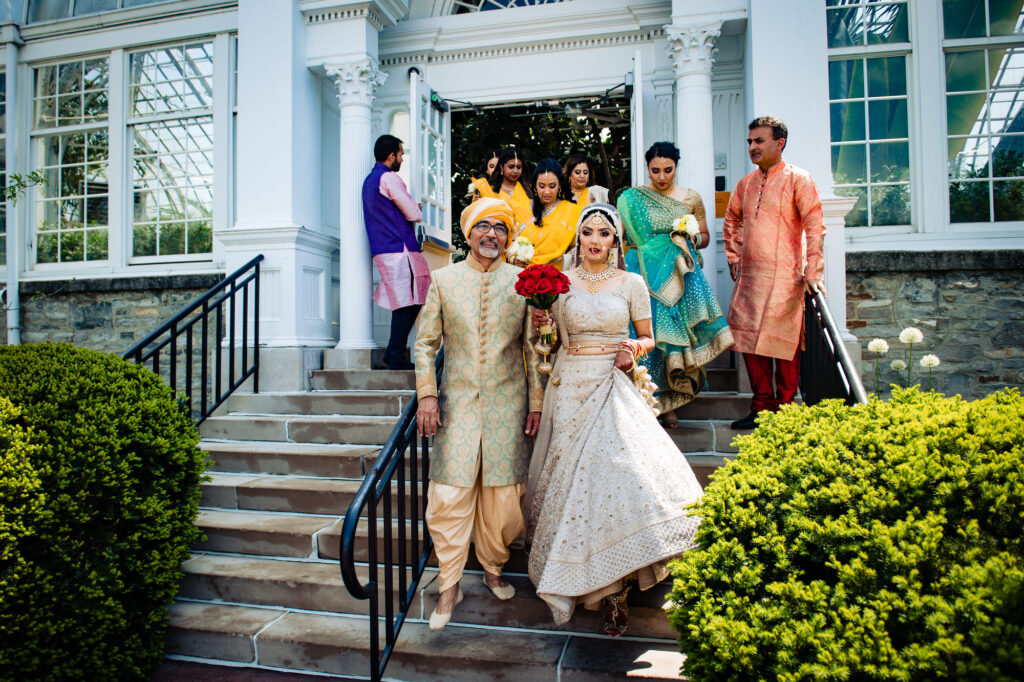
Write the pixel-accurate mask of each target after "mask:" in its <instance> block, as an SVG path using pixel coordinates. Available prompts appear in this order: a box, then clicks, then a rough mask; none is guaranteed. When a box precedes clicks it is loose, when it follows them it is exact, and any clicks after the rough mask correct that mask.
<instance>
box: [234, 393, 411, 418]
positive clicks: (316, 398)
mask: <svg viewBox="0 0 1024 682" xmlns="http://www.w3.org/2000/svg"><path fill="white" fill-rule="evenodd" d="M415 395H416V392H415V391H298V392H280V393H234V394H232V395H231V397H230V398H228V400H227V401H226V403H225V405H224V409H221V410H220V412H219V413H218V414H232V413H236V412H242V413H245V414H305V415H342V414H344V415H366V416H381V417H397V416H399V415H400V414H401V413H402V410H404V409H405V408H406V406H407V405H408V404H409V403H410V402H411V401H412V399H413V397H415Z"/></svg>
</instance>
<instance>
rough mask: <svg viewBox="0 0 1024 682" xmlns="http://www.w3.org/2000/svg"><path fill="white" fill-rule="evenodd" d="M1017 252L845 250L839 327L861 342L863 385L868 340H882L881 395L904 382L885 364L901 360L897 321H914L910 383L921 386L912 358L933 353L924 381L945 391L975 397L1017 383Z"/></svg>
mask: <svg viewBox="0 0 1024 682" xmlns="http://www.w3.org/2000/svg"><path fill="white" fill-rule="evenodd" d="M1022 279H1024V252H1022V251H961V252H953V253H946V252H941V251H928V252H910V251H880V252H865V253H849V254H847V255H846V302H847V313H846V314H847V327H848V328H849V330H850V331H851V332H852V333H853V334H854V335H855V336H857V338H858V339H859V340H860V341H861V348H862V355H861V357H862V359H863V378H864V387H865V389H867V390H868V391H869V392H873V391H874V390H875V354H874V353H871V352H869V351H868V350H867V344H868V342H869V341H870V340H871V339H874V338H882V339H885V340H886V341H888V342H889V349H890V350H889V353H888V354H886V355H884V356H882V357H881V358H880V361H879V367H880V368H881V380H880V382H879V386H880V387H881V392H882V395H883V396H888V394H889V384H890V383H899V384H900V385H902V384H904V383H905V381H906V372H905V371H904V372H901V373H900V374H899V376H897V373H896V372H894V371H893V370H892V369H890V366H889V364H890V362H891V361H892V360H894V359H904V360H905V359H906V355H907V347H906V346H905V345H904V344H901V343H900V342H899V338H898V337H899V333H900V331H901V330H902V329H904V328H905V327H917V328H919V329H920V330H921V331H922V332H923V333H924V342H923V343H922V344H920V345H919V346H915V347H914V349H913V366H912V367H911V370H912V375H911V383H912V384H921V387H922V388H924V389H927V387H928V370H927V369H922V368H921V366H920V365H919V364H918V363H919V361H920V359H921V357H923V356H924V355H926V354H934V355H937V356H938V357H939V360H940V361H941V363H942V364H941V365H939V366H938V367H936V368H935V369H933V370H932V388H934V389H935V390H938V391H941V392H943V393H945V394H947V395H954V394H960V395H962V396H964V397H965V398H979V397H982V396H985V395H987V394H989V393H991V392H992V391H994V390H997V389H1000V388H1003V387H1005V386H1021V385H1022V384H1024V282H1022Z"/></svg>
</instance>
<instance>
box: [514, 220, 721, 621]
mask: <svg viewBox="0 0 1024 682" xmlns="http://www.w3.org/2000/svg"><path fill="white" fill-rule="evenodd" d="M621 235H622V229H621V224H620V222H619V216H618V213H617V212H616V211H615V209H614V208H613V207H612V206H610V205H608V204H590V205H589V206H587V207H586V208H584V209H583V212H582V213H581V215H580V219H579V222H578V224H577V228H576V244H577V247H576V252H575V256H576V262H577V264H578V266H577V268H576V269H575V270H573V271H570V272H568V273H566V274H568V275H569V280H570V283H571V285H572V288H571V289H570V291H569V293H568V294H563V295H562V296H561V297H559V299H558V301H557V302H556V303H555V306H554V307H553V308H552V315H553V316H554V318H555V322H556V328H557V329H558V333H559V335H560V336H561V342H562V346H561V348H560V349H559V350H558V353H557V357H556V361H555V368H554V370H553V371H552V373H551V377H550V380H549V381H548V386H547V390H546V392H545V397H544V410H543V420H542V422H541V430H540V433H538V435H537V441H536V444H535V446H534V451H533V459H532V461H531V465H530V478H529V485H528V488H527V493H526V498H525V501H524V503H525V507H526V519H527V531H526V534H527V535H526V537H527V542H528V543H532V548H531V550H530V564H529V566H530V567H529V570H530V579H531V580H532V581H533V584H534V585H535V586H536V588H537V595H538V596H539V597H541V598H542V599H543V600H544V601H545V602H547V604H548V605H549V606H550V608H551V613H552V616H553V617H554V620H555V622H556V623H564V622H566V621H568V620H569V619H570V618H571V617H572V614H573V610H574V609H575V607H576V605H577V604H583V605H584V606H585V607H586V608H591V609H596V608H597V607H598V606H599V605H600V602H601V600H602V599H604V598H606V597H607V598H608V599H607V606H606V616H605V632H606V633H608V634H609V635H613V636H615V635H620V634H622V633H624V632H625V630H626V620H627V611H626V604H625V601H626V600H625V597H626V592H628V590H629V587H630V586H631V585H632V584H633V583H634V581H635V582H636V583H638V584H639V587H640V589H641V590H646V589H649V588H651V587H653V586H654V585H657V584H658V583H659V582H661V581H662V580H663V579H664V578H665V577H666V576H667V575H668V568H667V565H666V564H667V563H668V561H669V560H670V559H672V558H674V557H676V556H678V555H679V554H681V553H682V552H684V551H686V550H688V549H690V548H692V547H694V546H695V543H694V535H695V533H696V531H697V527H698V525H699V524H700V519H699V518H698V517H696V516H691V515H689V514H688V513H687V512H686V511H685V509H684V508H685V507H686V506H687V505H689V504H691V503H693V502H695V501H696V500H697V499H698V498H699V497H700V496H701V494H702V490H701V487H700V484H699V483H698V482H697V478H696V477H695V476H694V474H693V471H692V470H691V469H690V467H689V465H688V464H687V462H686V458H685V457H684V456H683V455H682V453H680V452H679V449H678V448H677V447H676V446H675V444H674V443H673V442H672V439H671V438H669V436H668V434H666V433H665V431H664V430H663V429H662V428H661V426H660V425H659V424H658V422H657V420H656V418H655V416H654V413H653V412H652V410H651V408H650V407H649V406H648V405H647V402H646V400H645V399H644V397H643V396H641V394H640V392H639V389H638V388H637V387H636V386H635V385H634V384H633V382H632V381H631V380H630V378H629V377H628V376H627V374H626V373H625V371H624V370H628V369H630V368H631V367H632V366H633V362H634V355H635V354H638V353H640V354H642V353H646V352H649V351H650V350H651V349H652V348H653V347H654V339H653V338H652V335H651V334H652V332H651V305H650V298H649V293H648V290H647V285H646V283H645V282H644V280H643V279H642V278H641V277H640V276H639V275H636V274H632V273H628V272H626V271H625V270H622V269H620V268H618V267H616V264H617V263H619V259H618V257H617V251H618V250H619V247H620V243H621V242H620V240H621ZM537 315H538V316H539V317H544V316H545V315H544V314H543V313H539V314H537ZM631 321H632V323H633V326H634V328H635V330H636V332H637V336H638V339H637V341H638V342H639V344H637V343H636V342H633V343H632V344H631V343H630V342H628V341H625V342H624V340H627V339H629V323H630V322H631Z"/></svg>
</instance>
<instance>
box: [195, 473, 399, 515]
mask: <svg viewBox="0 0 1024 682" xmlns="http://www.w3.org/2000/svg"><path fill="white" fill-rule="evenodd" d="M362 483H363V480H362V479H342V478H324V477H317V476H268V475H265V474H255V475H254V474H237V473H213V474H210V480H208V481H204V482H203V483H202V484H201V485H200V488H201V490H202V498H201V499H200V502H199V504H200V506H203V507H216V508H220V509H245V510H250V511H269V512H295V513H299V514H329V515H330V514H333V515H339V514H344V513H345V511H346V510H347V509H348V506H349V504H351V502H352V500H353V499H354V498H355V495H356V493H357V492H358V491H359V487H360V486H361V485H362ZM408 489H409V485H408V483H406V490H407V491H408ZM397 491H398V482H397V481H395V482H393V483H392V493H393V494H392V496H391V509H392V513H395V514H397V512H398V495H397V494H395V493H397ZM406 499H408V492H407V493H406Z"/></svg>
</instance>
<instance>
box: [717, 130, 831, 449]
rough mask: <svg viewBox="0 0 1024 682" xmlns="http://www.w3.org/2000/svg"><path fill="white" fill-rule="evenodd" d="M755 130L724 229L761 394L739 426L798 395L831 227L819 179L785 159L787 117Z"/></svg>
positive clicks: (743, 336)
mask: <svg viewBox="0 0 1024 682" xmlns="http://www.w3.org/2000/svg"><path fill="white" fill-rule="evenodd" d="M749 129H750V132H749V138H748V139H747V150H748V152H749V154H750V160H751V161H753V162H754V163H755V164H756V165H757V169H756V170H754V171H753V172H751V173H749V174H747V175H745V176H744V177H743V178H741V179H740V181H739V182H738V183H736V190H735V191H734V192H733V193H732V196H731V197H730V199H729V207H728V208H727V209H726V212H725V226H724V228H723V233H722V236H723V240H724V242H725V256H726V259H727V260H728V261H729V274H730V275H731V276H732V278H733V280H734V281H735V282H736V287H735V288H734V289H733V293H732V301H731V302H730V304H729V317H728V322H729V328H730V329H732V335H733V338H734V339H735V341H736V345H735V346H734V350H737V351H740V352H741V353H743V361H744V364H746V366H747V373H748V374H749V375H750V385H751V388H752V389H753V392H754V398H753V400H752V401H751V403H750V414H749V415H747V416H746V417H744V418H743V419H740V420H737V421H736V422H733V425H732V426H733V428H735V429H752V428H754V419H755V417H756V416H757V413H759V412H762V411H764V410H777V409H778V408H779V405H781V404H784V403H789V402H792V401H793V399H794V398H795V397H796V392H797V388H798V385H799V379H800V346H801V343H802V337H803V312H804V293H805V292H812V293H813V292H817V291H820V292H822V293H825V286H824V283H823V280H822V273H823V271H824V267H825V265H824V260H823V259H822V243H823V241H824V238H825V225H824V223H823V222H822V214H821V199H820V198H819V197H818V189H817V187H815V185H814V180H812V179H811V175H810V173H808V172H807V171H805V170H803V169H800V168H797V167H796V166H791V165H789V164H787V163H786V162H785V161H783V160H782V150H783V149H784V148H785V146H786V138H787V136H788V131H787V130H786V125H785V124H784V123H783V122H782V121H780V120H779V119H777V118H775V117H774V116H762V117H760V118H757V119H754V121H753V122H751V124H750V126H749ZM773 364H774V371H773ZM773 374H774V379H775V385H774V387H773V385H772V376H773Z"/></svg>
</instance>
